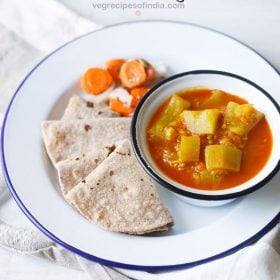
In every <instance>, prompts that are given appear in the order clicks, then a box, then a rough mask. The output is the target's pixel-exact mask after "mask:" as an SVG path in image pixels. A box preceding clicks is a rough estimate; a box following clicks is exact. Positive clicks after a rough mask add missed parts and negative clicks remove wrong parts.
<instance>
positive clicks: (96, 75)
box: [81, 68, 113, 95]
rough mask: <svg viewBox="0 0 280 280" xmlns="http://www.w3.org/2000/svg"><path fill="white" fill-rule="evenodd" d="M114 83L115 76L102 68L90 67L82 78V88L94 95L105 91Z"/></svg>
mask: <svg viewBox="0 0 280 280" xmlns="http://www.w3.org/2000/svg"><path fill="white" fill-rule="evenodd" d="M112 83H113V78H112V76H111V74H110V73H109V72H108V71H107V70H104V69H102V68H89V69H88V70H87V71H86V72H85V73H84V75H83V76H82V79H81V87H82V89H83V90H84V91H85V92H87V93H89V94H94V95H98V94H100V93H102V92H104V91H105V90H106V89H108V88H109V87H110V86H111V85H112Z"/></svg>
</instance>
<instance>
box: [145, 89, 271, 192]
mask: <svg viewBox="0 0 280 280" xmlns="http://www.w3.org/2000/svg"><path fill="white" fill-rule="evenodd" d="M212 92H213V91H212V90H211V89H207V88H205V89H204V88H203V89H197V88H194V89H193V90H192V89H187V90H185V91H182V92H180V93H179V95H180V96H181V97H183V98H185V99H186V100H188V101H189V102H190V103H191V107H190V108H189V110H202V109H205V108H201V106H200V105H201V104H203V102H204V101H205V100H206V99H207V98H209V96H211V94H212ZM223 93H224V94H225V95H224V100H223V103H224V104H223V105H224V108H225V106H226V104H227V103H228V102H229V101H233V102H236V103H239V104H245V103H248V102H247V101H246V100H245V99H242V98H240V97H238V96H236V95H232V94H229V93H225V92H223ZM169 100H170V98H169V99H167V100H166V101H165V102H164V103H163V104H162V105H161V106H160V107H159V108H158V109H157V110H156V112H155V113H154V115H153V117H152V119H151V120H150V122H149V125H148V128H147V134H146V136H147V143H148V147H149V150H150V153H151V155H152V158H153V160H154V161H155V163H156V164H157V166H158V167H159V168H160V169H161V170H162V171H163V173H164V174H166V175H167V176H168V177H170V178H171V179H173V180H174V181H176V182H178V183H181V184H182V185H185V186H189V187H193V188H196V189H202V190H221V189H227V188H230V187H233V186H235V185H239V184H242V183H244V182H245V181H248V180H249V179H251V178H252V177H254V176H255V175H256V174H257V173H258V172H260V170H261V169H262V168H263V167H264V165H265V164H266V162H267V161H268V159H269V156H270V153H271V150H272V133H271V130H270V127H269V124H268V122H267V120H266V118H265V117H263V118H262V119H261V120H260V121H259V123H257V124H256V126H255V127H254V128H252V130H251V131H250V132H249V133H248V135H247V138H245V141H244V144H245V146H244V147H242V149H241V150H242V159H241V165H240V171H239V172H228V173H227V174H226V175H224V176H223V177H222V180H221V181H219V182H214V183H213V182H210V183H209V182H208V183H207V184H205V183H202V182H199V181H198V180H194V178H193V173H194V172H197V171H199V170H200V169H201V168H202V169H203V168H204V169H205V159H204V149H205V147H206V146H207V145H212V144H219V142H218V141H219V139H220V137H221V135H223V134H225V130H223V129H222V125H221V121H222V120H219V123H218V127H217V130H216V132H215V134H214V135H213V137H211V138H212V139H210V140H209V138H207V135H204V136H201V137H200V159H199V161H198V162H189V163H186V164H185V165H184V166H183V167H181V168H178V166H174V165H172V164H170V162H169V161H168V160H166V158H165V157H164V149H166V148H170V149H173V150H174V149H175V148H174V147H176V145H177V147H178V141H179V140H178V138H177V139H175V140H173V141H169V140H164V139H162V138H155V137H152V136H151V135H150V134H149V130H150V128H151V127H152V126H153V124H154V123H155V122H156V121H157V119H158V118H159V116H160V114H161V112H163V110H164V109H165V108H166V106H167V103H168V101H169ZM182 126H184V125H182ZM180 128H182V127H180ZM185 129H186V128H185ZM179 138H180V137H179ZM209 141H210V143H209Z"/></svg>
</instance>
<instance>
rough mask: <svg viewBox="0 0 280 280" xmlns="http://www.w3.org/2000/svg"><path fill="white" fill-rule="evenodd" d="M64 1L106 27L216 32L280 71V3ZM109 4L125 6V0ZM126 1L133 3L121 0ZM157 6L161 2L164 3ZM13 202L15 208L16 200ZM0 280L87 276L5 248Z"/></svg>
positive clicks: (13, 216) (12, 217) (6, 216)
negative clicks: (176, 26)
mask: <svg viewBox="0 0 280 280" xmlns="http://www.w3.org/2000/svg"><path fill="white" fill-rule="evenodd" d="M161 1H166V0H161ZM170 1H171V2H172V0H169V2H170ZM60 2H62V3H64V4H65V5H67V6H69V7H70V8H72V9H73V10H75V11H77V12H78V13H80V14H81V15H84V16H85V17H87V18H90V19H92V20H93V21H95V22H97V23H100V24H103V25H106V24H112V23H116V22H120V21H128V20H144V19H170V20H180V21H186V22H190V23H196V24H199V25H202V26H207V27H210V28H214V29H216V30H218V31H221V32H224V33H227V34H229V35H231V36H233V37H235V38H237V39H239V40H241V41H243V42H244V43H246V44H247V45H249V46H250V47H252V48H254V49H255V50H256V51H258V52H259V53H260V54H261V55H263V56H264V57H265V58H266V59H267V60H269V61H270V62H271V63H272V64H273V65H274V66H275V67H276V68H277V69H278V71H280V0H246V1H244V0H227V1H225V0H185V8H184V9H179V10H160V9H158V10H153V9H150V10H147V9H144V10H140V15H136V10H133V9H132V10H126V11H123V10H121V9H108V10H107V11H103V10H98V9H94V8H93V7H92V3H98V2H99V3H104V2H109V1H102V0H97V1H93V0H92V1H91V0H79V1H77V0H60ZM110 2H111V3H114V2H121V0H114V1H112V0H111V1H110ZM122 2H133V1H132V0H131V1H130V0H126V1H124V0H122ZM143 2H144V1H143ZM146 2H149V1H146ZM154 2H160V0H158V1H154ZM174 2H175V0H174ZM137 13H139V12H137ZM264 78H265V77H264ZM279 94H280V93H279ZM9 203H10V204H11V205H12V204H13V203H14V202H13V201H10V202H9ZM11 208H12V207H11ZM5 209H6V211H5V213H3V212H1V211H0V218H1V219H3V220H8V221H13V223H14V224H18V223H17V222H18V221H20V220H22V215H23V214H22V213H21V212H20V210H18V212H17V213H14V212H13V213H11V212H9V207H5ZM7 209H8V210H7ZM28 223H29V222H28ZM0 279H5V280H21V279H28V280H33V279H34V280H35V279H36V280H37V279H42V280H48V279H52V280H53V279H54V280H55V279H57V280H58V279H59V280H63V279H76V280H83V279H88V277H87V276H86V275H85V274H84V273H82V272H80V271H76V270H72V269H68V268H61V267H58V266H56V265H55V264H53V263H51V262H49V261H47V260H43V259H36V258H32V257H28V256H19V255H17V254H15V253H12V252H9V251H6V250H3V249H0Z"/></svg>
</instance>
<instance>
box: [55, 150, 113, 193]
mask: <svg viewBox="0 0 280 280" xmlns="http://www.w3.org/2000/svg"><path fill="white" fill-rule="evenodd" d="M114 149H115V147H114V146H111V147H105V148H103V149H100V150H98V151H94V152H91V153H89V154H87V155H85V154H83V155H80V156H77V157H75V158H71V159H66V160H63V161H60V162H58V163H57V165H56V169H57V172H58V177H59V183H60V187H61V191H62V193H63V195H64V196H65V195H67V193H68V192H69V191H70V190H71V189H72V188H73V187H75V186H76V185H77V184H79V183H80V182H82V180H83V179H85V178H86V177H87V176H88V175H89V174H90V173H91V172H92V171H93V170H94V169H95V168H96V167H97V166H98V165H99V164H100V163H101V162H102V161H103V160H104V159H105V158H106V157H108V156H109V154H110V153H112V152H113V151H114Z"/></svg>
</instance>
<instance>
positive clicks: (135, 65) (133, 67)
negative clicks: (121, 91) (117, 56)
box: [119, 60, 147, 88]
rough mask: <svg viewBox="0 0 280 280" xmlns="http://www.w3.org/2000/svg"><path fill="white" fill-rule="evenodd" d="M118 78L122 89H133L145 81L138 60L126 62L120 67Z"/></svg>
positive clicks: (144, 74)
mask: <svg viewBox="0 0 280 280" xmlns="http://www.w3.org/2000/svg"><path fill="white" fill-rule="evenodd" d="M119 77H120V80H121V83H122V85H123V86H124V87H127V88H134V87H137V86H140V85H142V84H143V83H144V82H145V81H146V77H147V74H146V71H145V67H144V66H143V65H142V64H141V63H140V62H139V61H138V60H128V61H126V62H125V63H124V64H123V65H122V67H121V70H120V76H119Z"/></svg>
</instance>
